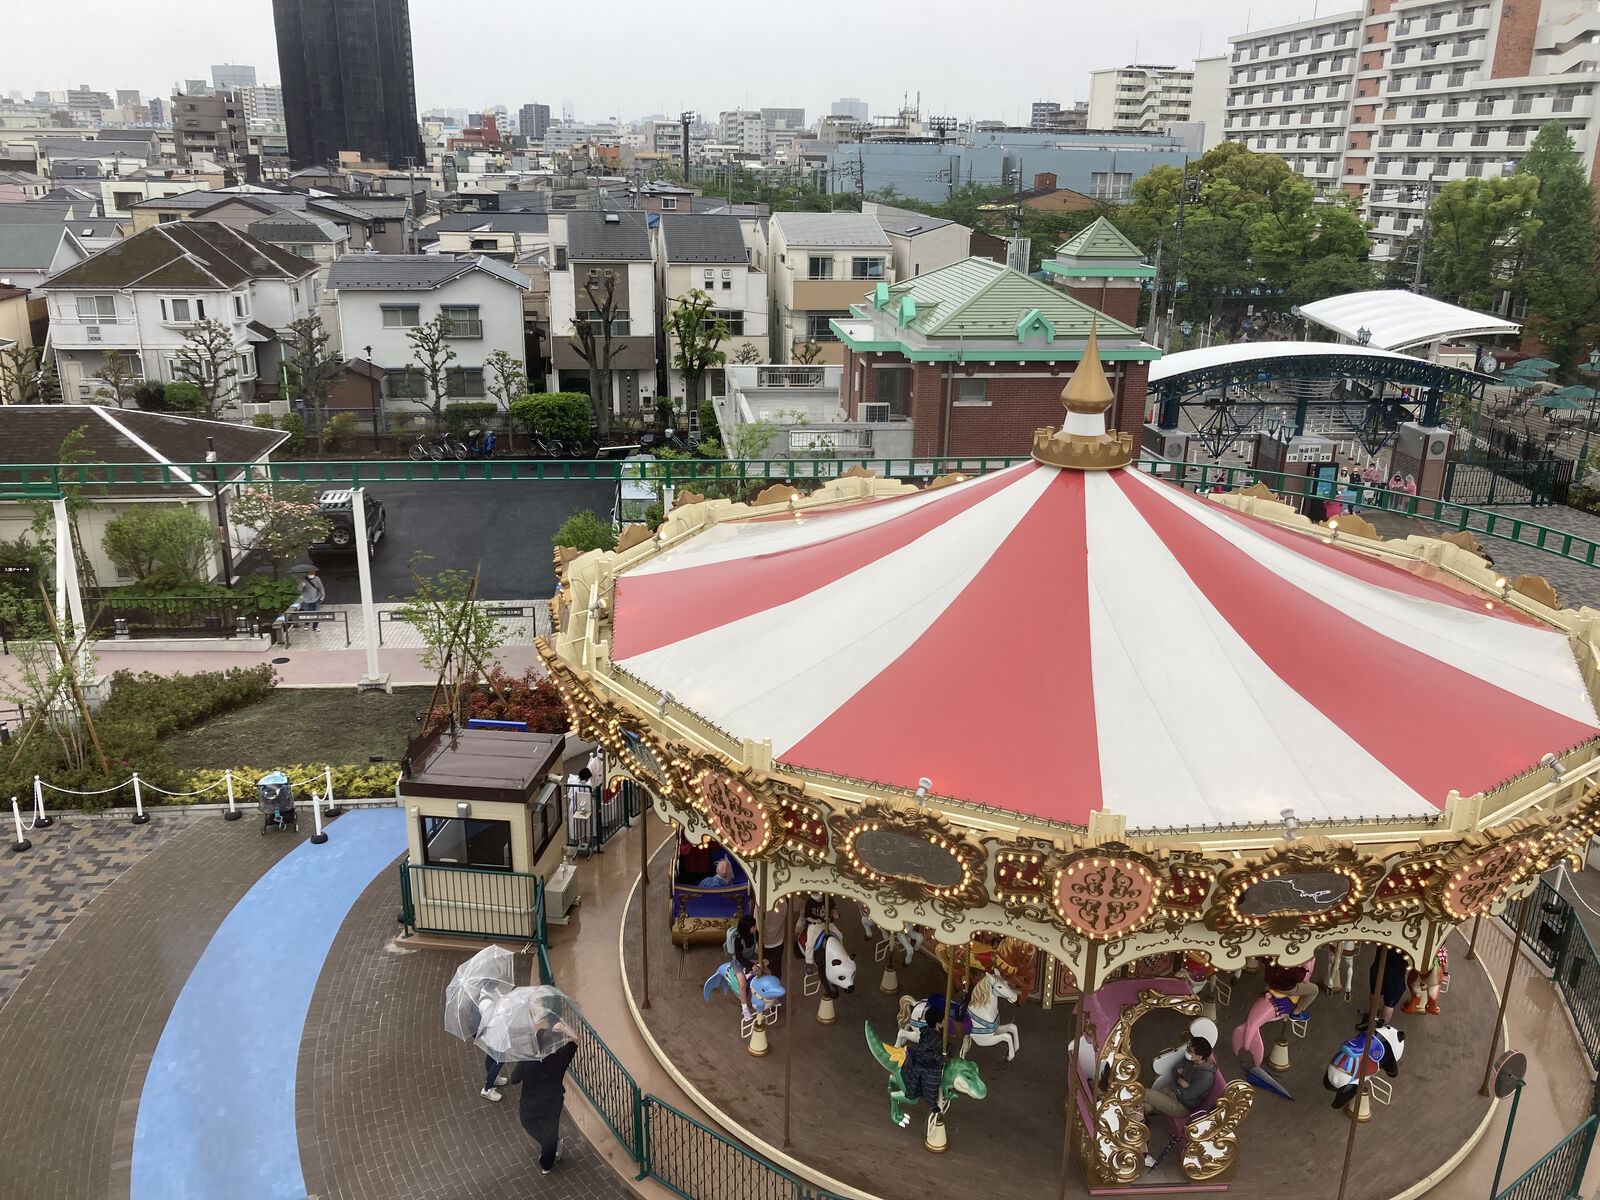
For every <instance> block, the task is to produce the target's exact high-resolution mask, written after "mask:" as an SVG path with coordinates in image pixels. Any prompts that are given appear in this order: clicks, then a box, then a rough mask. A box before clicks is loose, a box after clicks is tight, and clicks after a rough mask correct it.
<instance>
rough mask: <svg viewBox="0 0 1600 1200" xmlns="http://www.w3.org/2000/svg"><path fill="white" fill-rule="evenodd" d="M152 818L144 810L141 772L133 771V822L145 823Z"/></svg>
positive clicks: (136, 823) (137, 823)
mask: <svg viewBox="0 0 1600 1200" xmlns="http://www.w3.org/2000/svg"><path fill="white" fill-rule="evenodd" d="M149 819H150V814H149V813H147V812H145V810H144V793H143V792H141V791H140V790H139V772H137V771H135V772H134V773H133V823H134V824H135V825H143V824H144V823H145V822H147V821H148V820H149Z"/></svg>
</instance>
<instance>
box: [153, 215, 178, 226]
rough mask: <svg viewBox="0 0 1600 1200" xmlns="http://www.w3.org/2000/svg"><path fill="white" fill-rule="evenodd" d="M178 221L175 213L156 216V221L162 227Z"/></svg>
mask: <svg viewBox="0 0 1600 1200" xmlns="http://www.w3.org/2000/svg"><path fill="white" fill-rule="evenodd" d="M180 219H181V218H180V217H179V216H178V214H177V213H171V212H165V213H158V214H157V215H156V221H157V222H158V223H159V224H162V225H171V224H172V223H173V222H174V221H177V220H180Z"/></svg>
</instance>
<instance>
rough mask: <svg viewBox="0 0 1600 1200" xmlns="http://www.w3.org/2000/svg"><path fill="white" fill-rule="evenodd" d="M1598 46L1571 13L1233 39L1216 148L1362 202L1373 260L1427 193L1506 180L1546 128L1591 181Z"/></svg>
mask: <svg viewBox="0 0 1600 1200" xmlns="http://www.w3.org/2000/svg"><path fill="white" fill-rule="evenodd" d="M1597 34H1600V12H1597V11H1596V10H1595V7H1594V6H1593V5H1592V4H1586V3H1582V2H1580V0H1542V2H1539V0H1532V2H1528V0H1510V2H1508V0H1400V2H1399V3H1395V4H1393V5H1392V6H1391V5H1389V4H1386V3H1384V2H1383V0H1375V2H1374V3H1373V4H1372V5H1371V10H1369V11H1368V12H1364V13H1363V12H1351V13H1342V14H1336V15H1334V16H1330V17H1324V18H1322V19H1321V20H1319V21H1308V22H1301V23H1299V24H1296V25H1289V26H1282V27H1279V28H1276V29H1270V30H1264V31H1262V32H1260V33H1252V34H1249V35H1247V36H1243V37H1237V38H1232V39H1230V42H1231V43H1232V44H1233V47H1234V49H1233V53H1232V55H1231V59H1232V63H1231V65H1232V68H1233V76H1232V80H1231V82H1230V85H1229V96H1228V103H1229V134H1228V136H1229V137H1230V138H1234V139H1236V140H1242V141H1245V142H1246V143H1247V144H1249V145H1250V146H1252V147H1253V148H1254V149H1258V150H1273V151H1276V152H1277V153H1279V154H1282V155H1283V156H1284V157H1285V158H1286V159H1287V160H1288V161H1289V163H1290V165H1291V166H1294V167H1296V169H1297V170H1300V171H1302V172H1303V173H1304V174H1306V175H1307V176H1308V177H1310V178H1312V179H1314V180H1315V181H1316V182H1318V183H1320V184H1323V185H1325V186H1326V185H1335V184H1336V185H1338V186H1340V187H1342V188H1344V189H1345V190H1346V191H1348V192H1351V193H1352V194H1355V195H1359V196H1362V197H1363V198H1364V200H1365V202H1366V211H1367V216H1368V218H1369V220H1371V221H1372V222H1373V233H1372V239H1373V257H1374V258H1375V259H1377V260H1380V261H1382V260H1386V259H1389V258H1391V257H1394V256H1395V255H1397V254H1401V253H1404V252H1405V243H1406V240H1407V239H1408V238H1410V237H1412V235H1414V234H1415V233H1417V232H1418V230H1419V229H1420V225H1421V221H1422V212H1423V209H1424V208H1425V206H1426V205H1427V203H1428V202H1429V200H1430V198H1431V197H1432V195H1433V194H1434V193H1435V192H1436V191H1437V190H1438V188H1439V187H1440V186H1442V185H1443V184H1444V183H1446V182H1448V181H1450V180H1452V179H1465V178H1479V177H1484V176H1491V175H1499V174H1503V173H1506V172H1508V171H1510V170H1513V169H1514V168H1515V167H1516V164H1517V162H1518V161H1519V160H1520V159H1521V157H1522V155H1523V154H1524V153H1525V151H1526V147H1527V146H1528V144H1529V143H1531V142H1532V141H1533V139H1534V136H1535V135H1536V134H1537V133H1538V131H1539V129H1540V127H1541V126H1542V125H1544V124H1545V123H1546V122H1548V121H1550V120H1552V119H1558V120H1560V121H1562V122H1563V123H1564V124H1565V125H1566V127H1567V130H1568V132H1570V133H1571V135H1572V138H1573V141H1574V142H1575V143H1576V145H1577V148H1578V152H1579V153H1580V154H1581V155H1582V156H1583V158H1584V163H1585V165H1586V167H1587V168H1588V169H1589V171H1590V174H1591V176H1592V175H1593V171H1594V160H1595V143H1596V137H1595V97H1594V91H1595V80H1594V72H1595V70H1596V67H1597V65H1600V45H1597V44H1596V43H1595V38H1596V35H1597ZM1319 64H1321V65H1322V67H1323V72H1322V73H1319V72H1317V71H1316V70H1315V68H1316V67H1317V66H1318V65H1319ZM1313 88H1315V89H1316V91H1317V93H1318V94H1315V95H1308V94H1307V92H1308V90H1309V89H1313ZM1335 93H1336V94H1335ZM1335 107H1337V108H1338V109H1340V110H1342V113H1341V118H1340V120H1339V121H1338V123H1337V124H1335V123H1334V122H1333V121H1332V113H1333V110H1334V108H1335ZM1308 114H1309V115H1310V116H1311V119H1310V120H1308V119H1307V116H1308ZM1329 133H1332V134H1333V135H1334V137H1333V139H1332V140H1331V142H1330V140H1329V137H1328V134H1329ZM1308 138H1309V139H1314V141H1315V143H1316V144H1315V145H1314V146H1307V145H1303V144H1302V142H1304V141H1306V140H1307V139H1308ZM1308 162H1309V163H1310V164H1311V165H1312V169H1310V170H1308V169H1307V168H1306V166H1305V165H1303V164H1306V163H1308Z"/></svg>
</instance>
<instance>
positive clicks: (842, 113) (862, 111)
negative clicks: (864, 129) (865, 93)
mask: <svg viewBox="0 0 1600 1200" xmlns="http://www.w3.org/2000/svg"><path fill="white" fill-rule="evenodd" d="M828 112H829V114H830V115H831V116H835V117H850V118H851V119H852V120H856V121H863V122H864V121H865V120H866V119H867V102H866V101H865V100H862V99H861V98H859V97H857V96H841V97H839V99H837V100H835V101H834V102H833V105H832V106H831V107H830V108H829V109H828Z"/></svg>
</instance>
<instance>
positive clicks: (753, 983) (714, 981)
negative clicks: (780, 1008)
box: [701, 962, 784, 1016]
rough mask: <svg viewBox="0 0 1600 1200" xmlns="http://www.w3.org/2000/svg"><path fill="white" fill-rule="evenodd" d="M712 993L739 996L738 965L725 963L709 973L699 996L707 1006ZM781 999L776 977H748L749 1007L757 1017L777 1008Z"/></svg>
mask: <svg viewBox="0 0 1600 1200" xmlns="http://www.w3.org/2000/svg"><path fill="white" fill-rule="evenodd" d="M713 992H732V993H733V994H734V995H735V996H738V995H739V964H738V963H733V962H725V963H723V964H722V965H721V966H720V967H718V968H717V969H716V970H715V971H713V972H711V978H710V979H707V980H706V984H705V987H704V988H702V989H701V995H702V997H703V998H704V999H705V1002H706V1003H707V1004H710V1003H711V994H712V993H713ZM783 997H784V990H783V984H782V983H781V982H780V981H779V980H778V977H777V976H776V975H752V976H750V1005H751V1007H752V1008H753V1009H754V1010H755V1013H756V1015H757V1016H760V1015H761V1014H762V1013H764V1012H766V1011H767V1009H769V1008H775V1007H777V1005H778V1003H779V1002H780V1001H781V1000H782V999H783Z"/></svg>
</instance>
